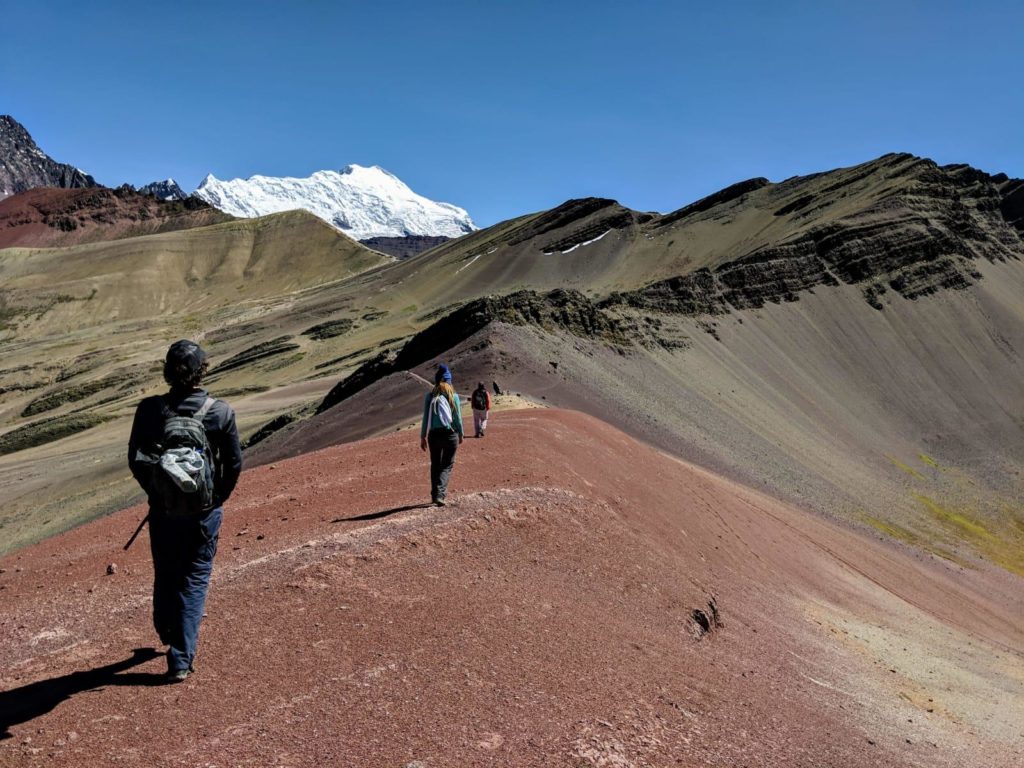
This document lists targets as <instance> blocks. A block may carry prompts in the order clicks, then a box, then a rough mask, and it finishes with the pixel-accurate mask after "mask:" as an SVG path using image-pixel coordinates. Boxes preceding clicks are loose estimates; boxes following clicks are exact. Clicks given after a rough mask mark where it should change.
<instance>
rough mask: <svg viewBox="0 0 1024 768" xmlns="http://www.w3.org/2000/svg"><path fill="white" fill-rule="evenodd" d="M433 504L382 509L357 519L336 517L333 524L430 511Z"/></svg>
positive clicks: (357, 516)
mask: <svg viewBox="0 0 1024 768" xmlns="http://www.w3.org/2000/svg"><path fill="white" fill-rule="evenodd" d="M433 506H434V505H433V504H406V505H405V506H404V507H393V508H392V509H382V510H381V511H380V512H367V513H366V514H365V515H356V516H355V517H336V518H334V519H333V520H331V522H332V523H355V522H358V521H361V520H379V519H380V518H382V517H387V516H388V515H394V514H397V513H399V512H411V511H412V510H414V509H430V508H431V507H433Z"/></svg>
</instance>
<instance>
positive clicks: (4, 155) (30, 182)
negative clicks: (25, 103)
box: [0, 115, 99, 199]
mask: <svg viewBox="0 0 1024 768" xmlns="http://www.w3.org/2000/svg"><path fill="white" fill-rule="evenodd" d="M96 186H99V185H98V184H97V183H96V180H95V179H94V178H93V177H92V176H90V175H89V174H87V173H86V172H85V171H82V170H80V169H78V168H76V167H75V166H73V165H68V164H67V163H58V162H57V161H56V160H54V159H53V158H51V157H50V156H49V155H47V154H46V153H45V152H43V151H42V150H41V149H40V148H39V147H38V146H36V143H35V141H33V139H32V137H31V136H30V135H29V133H28V131H26V130H25V127H24V126H23V125H22V124H21V123H19V122H18V121H17V120H15V119H14V118H13V117H11V116H10V115H0V199H3V198H5V197H8V196H10V195H16V194H17V193H19V192H24V191H26V190H29V189H33V188H35V187H63V188H65V189H77V188H83V187H96Z"/></svg>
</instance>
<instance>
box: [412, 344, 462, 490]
mask: <svg viewBox="0 0 1024 768" xmlns="http://www.w3.org/2000/svg"><path fill="white" fill-rule="evenodd" d="M462 439H463V434H462V403H460V402H459V396H458V395H457V394H456V392H455V389H454V388H453V387H452V372H451V371H450V370H448V366H447V365H444V364H443V363H442V364H441V365H439V366H438V367H437V372H436V373H435V374H434V388H433V389H432V390H430V391H429V392H427V394H426V395H425V396H424V398H423V424H422V426H421V427H420V448H422V449H423V450H424V451H425V450H427V448H430V500H431V501H432V502H433V503H434V504H435V505H436V506H439V507H443V506H444V499H445V496H447V495H448V480H449V479H450V478H451V476H452V467H454V466H455V451H457V450H458V448H459V446H460V445H461V444H462Z"/></svg>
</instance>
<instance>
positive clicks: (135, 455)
mask: <svg viewBox="0 0 1024 768" xmlns="http://www.w3.org/2000/svg"><path fill="white" fill-rule="evenodd" d="M207 369H208V363H207V361H206V353H205V352H204V351H203V350H202V348H200V346H199V345H198V344H196V343H195V342H192V341H188V340H184V339H183V340H181V341H177V342H175V343H174V344H172V345H171V347H170V349H168V350H167V359H166V360H165V362H164V379H165V380H166V381H167V383H168V384H170V387H171V388H170V391H169V392H168V393H167V394H166V395H157V396H154V397H147V398H146V399H144V400H143V401H142V402H141V403H139V406H138V408H137V409H136V411H135V421H134V423H133V424H132V433H131V438H130V439H129V441H128V466H129V468H130V469H131V472H132V475H134V476H135V479H136V480H137V481H138V483H139V485H140V486H142V490H144V491H145V492H146V495H147V496H148V497H149V539H150V547H151V549H152V553H153V625H154V627H155V628H156V631H157V634H158V635H159V636H160V642H161V643H163V644H165V645H167V646H168V648H167V676H168V680H169V681H171V682H180V681H182V680H184V679H185V678H186V677H188V675H189V673H190V672H193V671H194V670H193V667H192V662H193V659H194V658H195V654H196V643H197V640H198V637H199V623H200V621H201V619H202V616H203V607H204V605H205V603H206V592H207V589H208V587H209V584H210V575H211V573H212V572H213V557H214V555H215V554H216V552H217V537H218V535H219V533H220V525H221V519H222V517H223V505H224V502H226V501H227V500H228V498H229V497H230V496H231V492H232V491H233V490H234V488H235V484H236V483H237V482H238V476H239V474H240V473H241V471H242V448H241V446H240V444H239V442H238V429H237V428H236V426H235V413H234V411H233V410H232V409H231V407H230V406H229V405H228V404H227V403H225V402H223V401H221V400H213V398H210V397H209V395H208V394H207V392H206V390H205V389H202V388H200V386H199V384H200V382H201V381H202V378H203V376H204V375H205V374H206V371H207ZM204 408H205V410H203V409H204ZM176 416H189V417H196V418H197V420H199V421H201V422H202V428H203V431H205V435H206V440H207V441H208V443H209V449H210V453H211V454H212V455H211V456H202V458H201V460H200V461H199V465H200V466H202V463H203V461H209V462H211V464H212V470H213V477H212V499H210V500H209V502H208V503H200V504H199V508H198V509H197V510H196V511H195V513H194V514H182V513H181V512H180V510H178V509H177V504H176V502H175V501H173V500H171V499H170V498H169V497H170V492H169V491H168V490H167V488H168V487H169V485H168V477H167V476H166V475H163V476H162V475H159V474H158V473H165V472H166V473H170V474H171V476H172V477H173V473H172V472H171V469H175V468H173V467H172V468H171V469H167V470H165V469H164V466H163V465H162V464H161V461H162V460H163V459H164V458H165V457H166V455H167V454H166V453H164V449H165V448H168V447H169V446H164V445H162V441H163V440H164V429H165V425H167V424H169V423H170V422H169V420H170V419H172V418H174V417H176ZM190 423H192V424H194V422H190ZM196 430H197V431H198V426H196ZM167 453H170V451H168V452H167ZM199 453H200V454H202V453H203V451H202V450H200V451H199ZM175 471H178V470H176V469H175ZM179 474H180V472H179ZM175 482H178V481H175ZM186 482H187V478H186ZM208 486H209V483H207V486H206V487H208ZM207 498H209V497H207Z"/></svg>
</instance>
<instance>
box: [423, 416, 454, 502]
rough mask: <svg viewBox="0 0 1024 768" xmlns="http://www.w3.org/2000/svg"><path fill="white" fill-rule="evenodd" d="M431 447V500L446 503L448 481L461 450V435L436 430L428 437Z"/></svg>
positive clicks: (444, 430)
mask: <svg viewBox="0 0 1024 768" xmlns="http://www.w3.org/2000/svg"><path fill="white" fill-rule="evenodd" d="M427 443H428V444H429V445H430V498H431V499H432V500H433V501H444V497H445V496H446V495H447V493H448V479H449V478H450V477H451V476H452V467H454V466H455V451H457V450H458V449H459V433H458V432H449V431H448V430H446V429H434V430H431V431H430V433H429V434H428V435H427Z"/></svg>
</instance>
